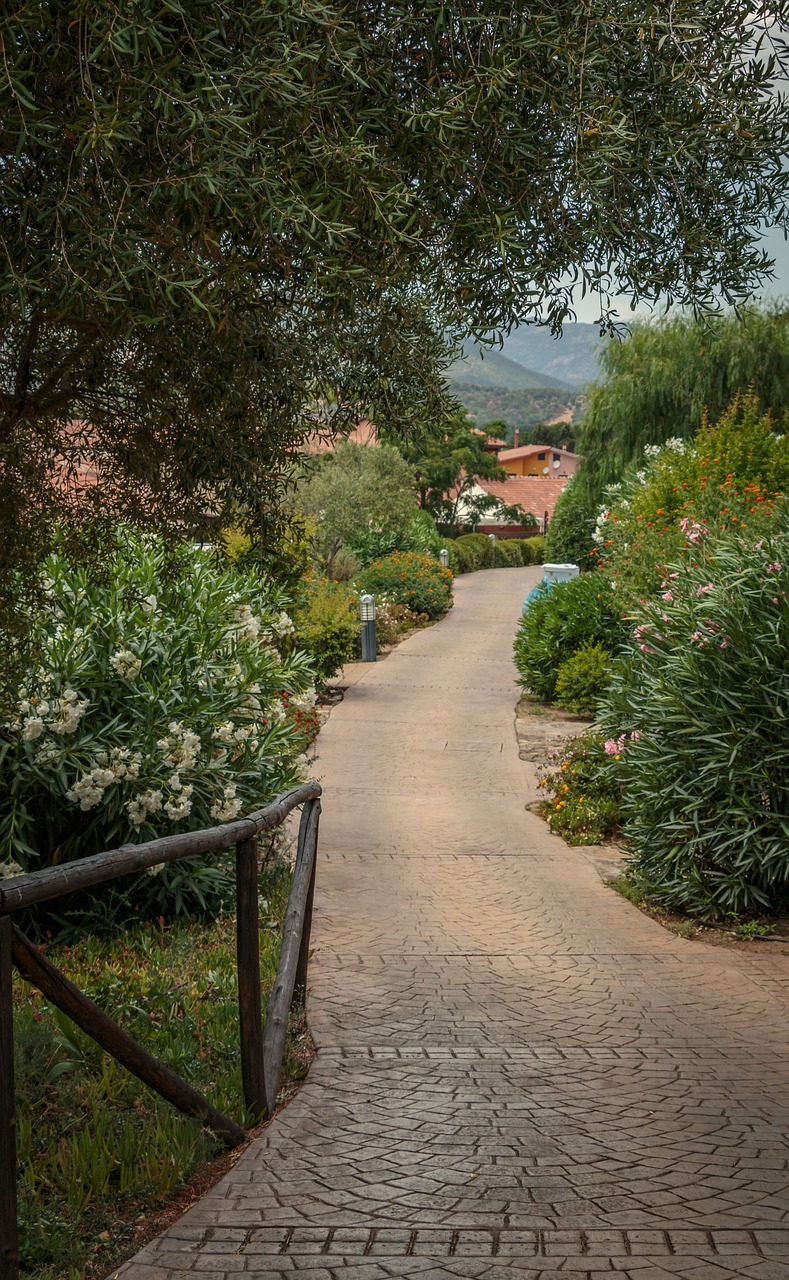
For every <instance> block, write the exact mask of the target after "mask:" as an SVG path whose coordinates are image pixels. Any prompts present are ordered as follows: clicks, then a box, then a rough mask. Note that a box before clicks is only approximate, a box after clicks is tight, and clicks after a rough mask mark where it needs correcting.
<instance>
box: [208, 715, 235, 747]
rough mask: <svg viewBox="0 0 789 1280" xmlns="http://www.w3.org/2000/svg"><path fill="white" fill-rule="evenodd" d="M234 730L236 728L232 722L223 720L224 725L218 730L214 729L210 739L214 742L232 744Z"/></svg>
mask: <svg viewBox="0 0 789 1280" xmlns="http://www.w3.org/2000/svg"><path fill="white" fill-rule="evenodd" d="M235 728H236V726H235V725H234V724H233V722H232V720H225V722H224V724H220V726H219V728H218V729H214V731H213V733H212V734H211V737H212V738H213V739H214V740H215V741H216V742H232V741H233V734H234V733H235Z"/></svg>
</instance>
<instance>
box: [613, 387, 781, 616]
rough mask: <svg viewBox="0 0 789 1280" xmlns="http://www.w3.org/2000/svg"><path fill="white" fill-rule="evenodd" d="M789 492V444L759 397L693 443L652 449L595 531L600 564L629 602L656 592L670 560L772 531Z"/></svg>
mask: <svg viewBox="0 0 789 1280" xmlns="http://www.w3.org/2000/svg"><path fill="white" fill-rule="evenodd" d="M787 488H789V437H785V436H781V435H777V434H776V433H775V431H774V430H773V422H772V420H771V418H770V416H769V415H767V414H766V415H761V416H760V413H759V407H758V402H757V401H756V399H755V397H753V396H752V395H751V396H746V397H745V398H742V399H740V398H738V399H736V400H735V401H734V403H733V404H732V405H731V406H730V408H729V409H728V410H727V412H726V413H725V414H724V415H723V416H722V418H721V419H720V421H719V422H718V423H717V424H716V425H714V426H713V425H710V424H708V423H706V422H705V423H704V425H703V426H702V428H701V429H700V431H699V433H698V435H697V437H696V439H695V441H693V442H692V443H691V442H688V441H685V440H681V439H672V440H668V441H667V442H666V444H664V445H648V446H647V447H646V449H645V450H644V458H643V460H642V462H641V464H640V465H639V466H637V467H632V468H631V469H630V470H629V471H628V472H627V473H626V475H625V477H624V479H623V480H622V482H621V484H617V485H612V486H611V487H609V489H607V490H606V503H605V505H604V507H603V508H602V510H601V512H600V514H599V517H598V521H597V526H596V529H595V534H594V537H595V542H596V554H597V559H598V562H599V563H600V564H601V565H602V567H603V568H604V569H605V572H606V574H607V576H609V577H611V578H612V579H613V580H614V581H615V582H617V584H618V586H619V587H620V588H621V590H622V591H623V593H624V594H625V595H626V596H627V597H632V598H638V597H639V596H645V595H648V594H650V593H651V592H653V591H657V589H658V584H659V582H660V581H661V579H662V578H663V577H665V567H666V565H667V564H668V562H669V561H670V560H675V559H677V557H678V556H680V555H684V553H685V550H686V548H688V547H690V548H693V547H694V546H695V545H697V544H698V543H699V541H700V539H702V538H705V537H708V536H714V537H718V536H720V535H721V534H725V533H728V532H731V531H736V532H741V531H746V530H747V532H748V535H749V536H752V537H753V538H754V539H756V538H758V536H759V534H760V533H767V532H769V530H770V526H771V522H772V518H773V511H774V508H775V501H776V498H777V497H778V495H779V494H780V493H782V492H785V491H786V490H787Z"/></svg>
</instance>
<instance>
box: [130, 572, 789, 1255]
mask: <svg viewBox="0 0 789 1280" xmlns="http://www.w3.org/2000/svg"><path fill="white" fill-rule="evenodd" d="M538 576H539V574H538V571H536V570H529V569H524V570H514V569H505V570H497V571H492V572H487V573H478V574H474V575H472V576H470V577H467V578H461V579H460V580H459V581H458V583H457V584H456V600H457V603H456V607H455V609H454V610H453V612H452V613H451V614H450V616H449V617H448V618H447V619H446V620H445V621H444V622H442V623H441V624H440V625H439V626H438V627H435V628H432V629H430V630H428V631H424V632H421V633H420V634H418V635H415V636H413V637H412V638H411V639H410V640H408V641H407V642H406V643H405V644H403V645H402V646H400V648H399V649H397V650H396V651H395V652H394V653H393V654H392V655H391V656H390V657H389V658H387V659H386V661H385V662H380V663H377V664H376V665H375V666H371V667H369V668H368V669H367V671H366V673H365V676H364V678H363V679H362V680H361V681H360V682H359V683H358V684H356V685H354V686H353V687H352V688H351V689H350V691H349V693H348V695H347V697H346V699H345V702H344V703H343V704H342V705H341V706H340V707H338V708H337V709H336V710H335V711H334V712H333V713H332V715H331V718H330V720H329V722H328V724H327V726H326V727H325V728H324V730H323V731H322V733H321V736H320V739H319V746H320V754H319V759H318V763H317V774H318V776H319V777H321V780H322V781H323V783H324V786H325V791H326V796H325V804H324V818H323V822H322V831H321V836H322V858H321V864H320V872H319V886H320V892H319V898H318V916H317V921H316V933H315V944H316V948H317V949H316V954H315V959H314V964H313V968H312V993H311V998H310V1005H309V1013H310V1023H311V1026H312V1029H313V1033H314V1036H315V1040H316V1042H317V1045H318V1049H319V1053H318V1057H317V1059H316V1062H315V1064H314V1066H313V1068H312V1071H311V1073H310V1077H309V1080H308V1082H307V1084H306V1085H305V1086H304V1087H303V1088H302V1090H301V1092H300V1093H299V1095H298V1097H297V1098H296V1100H295V1102H293V1103H292V1105H291V1106H289V1107H288V1108H286V1110H285V1111H284V1112H283V1113H282V1114H281V1115H280V1116H279V1117H278V1118H277V1120H276V1121H275V1122H274V1123H273V1124H272V1125H271V1126H270V1127H269V1129H268V1130H267V1132H266V1134H265V1136H264V1137H263V1138H262V1139H261V1140H260V1141H258V1142H257V1143H256V1144H254V1145H253V1146H252V1147H251V1148H250V1149H249V1150H248V1151H247V1152H246V1153H245V1154H244V1155H243V1156H242V1158H241V1159H240V1160H239V1161H238V1163H237V1164H236V1166H235V1167H234V1169H233V1170H232V1172H231V1173H230V1174H229V1175H228V1176H227V1177H226V1178H225V1179H224V1181H223V1182H221V1183H220V1184H219V1185H218V1186H217V1187H215V1188H214V1190H213V1191H211V1192H209V1193H208V1195H207V1196H205V1197H204V1199H203V1200H202V1201H200V1203H199V1204H198V1205H196V1206H195V1207H194V1208H193V1209H192V1210H191V1211H190V1212H189V1213H187V1214H186V1215H185V1217H183V1218H182V1219H181V1220H180V1221H179V1222H178V1223H177V1224H176V1225H175V1226H174V1227H173V1228H171V1229H170V1230H169V1231H168V1232H167V1233H166V1234H165V1235H164V1236H161V1237H159V1239H158V1240H156V1241H154V1242H153V1243H152V1244H151V1245H149V1246H148V1247H147V1248H146V1249H144V1250H143V1251H142V1253H141V1254H140V1255H139V1256H138V1257H137V1258H136V1259H135V1260H134V1261H133V1262H132V1263H130V1264H129V1265H128V1267H126V1268H125V1269H124V1273H123V1274H124V1276H125V1280H169V1278H170V1276H174V1275H175V1273H176V1272H178V1273H182V1272H184V1271H189V1270H191V1269H193V1270H195V1271H196V1272H199V1274H200V1275H201V1276H202V1277H204V1280H205V1277H207V1276H210V1277H216V1280H219V1278H220V1277H225V1276H231V1275H232V1274H234V1273H237V1272H244V1271H246V1272H250V1273H253V1274H255V1275H259V1276H261V1277H263V1276H265V1277H285V1276H288V1277H291V1276H293V1277H296V1276H297V1277H299V1278H300V1280H329V1278H330V1277H336V1278H337V1280H342V1278H344V1277H347V1278H348V1280H384V1278H385V1277H411V1276H418V1277H420V1278H421V1280H430V1278H432V1280H438V1278H439V1277H481V1278H482V1277H484V1280H513V1278H514V1277H526V1278H528V1280H538V1277H542V1278H545V1280H547V1278H550V1277H553V1278H554V1280H555V1273H556V1272H558V1271H562V1272H568V1273H570V1275H571V1277H572V1278H573V1280H581V1277H587V1280H602V1277H603V1276H607V1277H610V1275H611V1272H612V1271H613V1272H619V1273H621V1274H622V1275H623V1276H624V1277H630V1278H631V1280H659V1278H661V1277H669V1276H671V1277H676V1276H681V1277H688V1280H724V1278H725V1277H732V1276H748V1277H754V1280H757V1278H758V1280H778V1278H779V1277H780V1278H781V1280H787V1278H789V1216H788V1215H789V1195H788V1194H787V1186H788V1185H789V1143H788V1142H787V1119H789V1110H788V1108H789V1094H788V1093H787V1084H789V1054H788V1053H787V1038H788V1037H787V1021H786V1014H787V1001H788V999H789V959H787V958H785V957H783V956H780V955H779V956H772V955H771V956H766V957H764V958H763V957H761V956H760V955H758V954H741V953H737V954H733V953H731V952H727V951H722V950H720V949H712V948H708V947H705V946H704V945H702V944H700V943H694V942H688V941H684V940H681V939H679V938H677V937H675V936H674V935H672V934H670V933H667V932H666V931H664V930H663V929H662V928H661V927H660V926H659V925H657V924H655V923H653V922H652V921H650V920H649V919H647V918H646V917H644V916H642V915H641V914H640V913H639V912H638V911H637V910H636V909H635V908H634V907H631V906H630V905H629V904H628V903H626V902H623V901H622V900H621V899H619V898H618V897H617V896H616V895H615V894H614V893H612V892H611V890H610V889H607V888H605V887H604V886H603V885H602V883H601V882H600V880H599V878H598V876H597V874H596V873H595V871H594V870H593V868H592V866H591V865H590V863H589V861H588V860H587V858H586V857H585V855H584V853H583V851H579V850H573V849H568V848H566V847H565V845H564V844H563V843H562V842H561V841H560V840H559V838H558V837H554V836H550V835H549V834H548V833H547V831H546V829H545V827H544V825H543V824H542V823H541V822H540V821H539V819H537V818H536V817H534V816H533V815H532V814H530V813H527V812H525V811H524V800H525V799H526V798H528V796H529V795H530V794H533V791H530V788H531V787H532V774H531V769H530V766H528V765H527V764H525V763H523V762H522V761H520V760H519V759H518V756H517V751H516V746H515V738H514V733H513V703H514V701H515V696H516V690H515V687H514V684H513V677H514V669H513V667H512V664H511V657H510V655H511V644H512V637H513V632H514V627H515V621H516V618H517V616H518V613H519V608H520V602H521V600H522V599H523V596H524V595H525V593H526V591H527V589H528V588H529V587H530V586H531V585H532V584H533V582H534V581H535V579H536V578H537V577H538Z"/></svg>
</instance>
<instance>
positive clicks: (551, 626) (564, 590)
mask: <svg viewBox="0 0 789 1280" xmlns="http://www.w3.org/2000/svg"><path fill="white" fill-rule="evenodd" d="M624 640H625V629H624V623H623V621H622V617H621V614H620V612H619V609H618V608H617V605H616V603H615V599H614V596H613V593H612V591H611V584H610V583H609V582H608V581H607V579H605V578H604V577H603V575H602V574H601V573H584V574H582V575H581V577H580V578H573V579H572V581H570V582H557V583H556V584H555V585H554V586H552V587H551V588H550V589H543V590H542V591H540V593H539V594H538V595H537V596H535V598H534V599H533V600H532V601H531V603H530V604H529V607H528V608H527V610H526V612H525V614H524V615H523V618H522V619H521V622H520V626H519V628H518V634H517V636H516V639H515V665H516V666H517V668H518V672H519V683H520V684H522V685H523V687H524V688H525V689H531V691H532V693H534V694H535V695H536V697H538V698H540V699H542V700H543V701H545V702H551V701H553V699H554V697H555V696H556V678H557V674H558V671H559V668H560V666H561V664H562V663H563V662H566V661H567V659H568V658H571V657H572V656H573V654H574V653H575V652H576V650H578V649H581V648H583V647H585V646H587V645H598V644H599V645H602V647H603V648H604V649H605V650H606V652H608V653H616V652H617V651H618V650H619V649H620V648H621V646H622V644H623V643H624Z"/></svg>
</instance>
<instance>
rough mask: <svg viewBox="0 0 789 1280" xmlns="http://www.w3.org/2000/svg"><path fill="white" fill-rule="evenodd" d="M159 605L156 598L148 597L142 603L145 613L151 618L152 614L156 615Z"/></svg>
mask: <svg viewBox="0 0 789 1280" xmlns="http://www.w3.org/2000/svg"><path fill="white" fill-rule="evenodd" d="M158 603H159V602H158V600H157V599H156V596H146V597H145V599H144V600H143V602H142V610H143V613H147V614H148V615H149V616H150V614H152V613H155V612H156V606H157V604H158Z"/></svg>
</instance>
